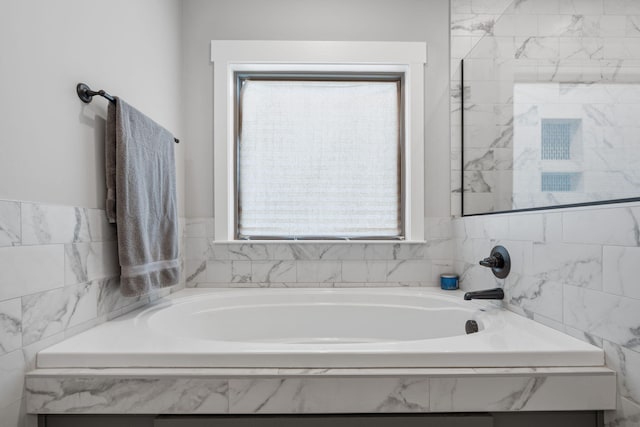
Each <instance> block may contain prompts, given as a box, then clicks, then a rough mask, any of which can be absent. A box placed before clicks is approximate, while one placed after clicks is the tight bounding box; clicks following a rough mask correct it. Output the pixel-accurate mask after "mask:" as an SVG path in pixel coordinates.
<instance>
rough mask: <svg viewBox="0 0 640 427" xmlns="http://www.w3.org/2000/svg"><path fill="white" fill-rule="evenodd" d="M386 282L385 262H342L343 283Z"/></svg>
mask: <svg viewBox="0 0 640 427" xmlns="http://www.w3.org/2000/svg"><path fill="white" fill-rule="evenodd" d="M386 280H387V262H386V261H343V262H342V281H343V282H356V283H357V282H365V283H366V282H385V281H386Z"/></svg>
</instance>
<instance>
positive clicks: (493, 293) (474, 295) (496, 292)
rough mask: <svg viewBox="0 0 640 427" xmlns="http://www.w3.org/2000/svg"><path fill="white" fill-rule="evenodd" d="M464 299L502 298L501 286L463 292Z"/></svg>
mask: <svg viewBox="0 0 640 427" xmlns="http://www.w3.org/2000/svg"><path fill="white" fill-rule="evenodd" d="M464 299H465V300H467V301H468V300H472V299H504V291H503V290H502V288H493V289H485V290H482V291H474V292H467V293H466V294H464Z"/></svg>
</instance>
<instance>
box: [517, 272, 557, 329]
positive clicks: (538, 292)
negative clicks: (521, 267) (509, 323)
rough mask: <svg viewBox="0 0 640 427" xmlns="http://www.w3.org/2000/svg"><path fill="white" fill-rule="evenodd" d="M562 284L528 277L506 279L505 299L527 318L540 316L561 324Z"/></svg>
mask: <svg viewBox="0 0 640 427" xmlns="http://www.w3.org/2000/svg"><path fill="white" fill-rule="evenodd" d="M562 298H563V284H562V283H561V282H557V281H550V280H544V279H540V278H535V277H530V276H517V275H516V276H513V277H509V278H508V279H507V286H505V299H506V300H507V303H508V304H510V305H514V306H516V307H519V308H520V309H522V310H523V312H524V313H525V314H526V315H527V317H530V318H533V314H534V313H535V314H540V315H542V316H545V317H547V318H549V319H552V320H555V321H558V322H562V317H563V312H562V310H563V304H562Z"/></svg>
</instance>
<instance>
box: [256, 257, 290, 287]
mask: <svg viewBox="0 0 640 427" xmlns="http://www.w3.org/2000/svg"><path fill="white" fill-rule="evenodd" d="M251 281H252V282H258V283H274V282H295V281H296V263H295V262H294V261H255V262H252V263H251Z"/></svg>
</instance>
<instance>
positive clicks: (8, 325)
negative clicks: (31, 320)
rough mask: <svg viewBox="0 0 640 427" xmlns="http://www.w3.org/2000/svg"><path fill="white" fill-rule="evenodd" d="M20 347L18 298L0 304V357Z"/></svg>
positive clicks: (20, 308)
mask: <svg viewBox="0 0 640 427" xmlns="http://www.w3.org/2000/svg"><path fill="white" fill-rule="evenodd" d="M20 347H22V304H21V302H20V298H14V299H11V300H7V301H2V302H0V355H2V354H5V353H9V352H11V351H13V350H17V349H19V348H20Z"/></svg>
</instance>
